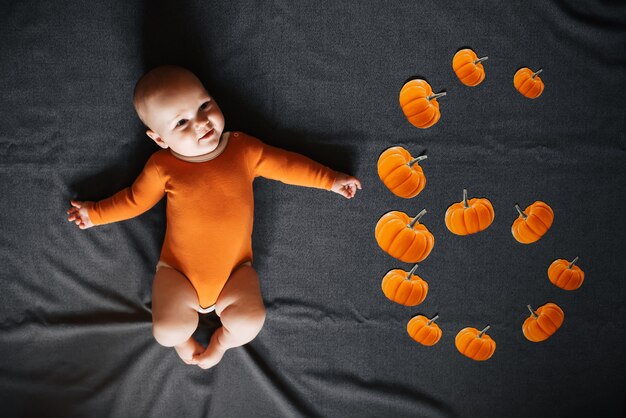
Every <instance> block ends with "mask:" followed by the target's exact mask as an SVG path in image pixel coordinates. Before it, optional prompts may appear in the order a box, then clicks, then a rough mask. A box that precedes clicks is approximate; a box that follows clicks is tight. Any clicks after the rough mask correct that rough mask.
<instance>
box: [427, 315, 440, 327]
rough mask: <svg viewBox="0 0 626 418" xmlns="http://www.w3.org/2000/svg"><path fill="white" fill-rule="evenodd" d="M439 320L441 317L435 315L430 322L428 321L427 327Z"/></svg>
mask: <svg viewBox="0 0 626 418" xmlns="http://www.w3.org/2000/svg"><path fill="white" fill-rule="evenodd" d="M437 318H439V315H435V316H434V317H433V318H432V319H431V320H430V321H428V323H427V324H426V325H430V324H432V323H433V322H435V320H437Z"/></svg>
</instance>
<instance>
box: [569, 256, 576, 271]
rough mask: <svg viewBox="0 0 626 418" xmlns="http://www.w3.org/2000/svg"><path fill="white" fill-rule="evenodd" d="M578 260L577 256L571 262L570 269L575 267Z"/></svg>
mask: <svg viewBox="0 0 626 418" xmlns="http://www.w3.org/2000/svg"><path fill="white" fill-rule="evenodd" d="M577 261H578V257H576V258H575V259H574V260H573V261H572V262H571V263H570V264H569V267H568V269H571V268H572V267H574V264H576V262H577Z"/></svg>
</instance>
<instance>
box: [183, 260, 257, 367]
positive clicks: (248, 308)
mask: <svg viewBox="0 0 626 418" xmlns="http://www.w3.org/2000/svg"><path fill="white" fill-rule="evenodd" d="M215 313H217V315H218V316H219V317H220V319H221V321H222V326H221V327H219V328H218V329H217V330H215V332H214V333H213V335H212V336H211V341H210V342H209V345H208V347H207V349H206V351H205V352H204V353H202V354H200V355H198V356H194V358H197V359H198V361H199V363H198V366H200V367H201V368H203V369H208V368H209V367H213V366H214V365H216V364H217V363H219V361H220V360H221V359H222V356H223V355H224V352H225V351H226V350H228V349H229V348H233V347H239V346H241V345H244V344H246V343H248V342H250V341H252V340H253V339H254V337H256V336H257V334H258V333H259V331H261V328H263V323H264V322H265V306H264V305H263V298H262V297H261V289H260V287H259V276H258V275H257V273H256V270H254V268H252V267H250V266H243V267H240V268H239V269H237V270H236V271H235V272H233V274H232V275H231V276H230V278H229V279H228V282H226V285H225V286H224V289H222V292H221V293H220V295H219V297H218V298H217V303H216V307H215Z"/></svg>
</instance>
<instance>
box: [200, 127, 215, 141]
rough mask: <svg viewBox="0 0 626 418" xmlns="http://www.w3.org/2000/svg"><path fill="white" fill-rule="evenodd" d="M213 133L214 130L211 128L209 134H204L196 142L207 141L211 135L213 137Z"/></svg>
mask: <svg viewBox="0 0 626 418" xmlns="http://www.w3.org/2000/svg"><path fill="white" fill-rule="evenodd" d="M214 131H215V129H214V128H211V130H210V131H209V132H207V133H205V134H204V135H203V136H202V137H200V138H198V141H202V140H203V139H208V138H209V137H210V136H211V135H213V132H214Z"/></svg>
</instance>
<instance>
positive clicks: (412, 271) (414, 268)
mask: <svg viewBox="0 0 626 418" xmlns="http://www.w3.org/2000/svg"><path fill="white" fill-rule="evenodd" d="M415 270H417V264H416V265H414V266H413V268H412V269H411V271H409V274H407V275H406V279H407V280H411V275H412V274H414V273H415Z"/></svg>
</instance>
